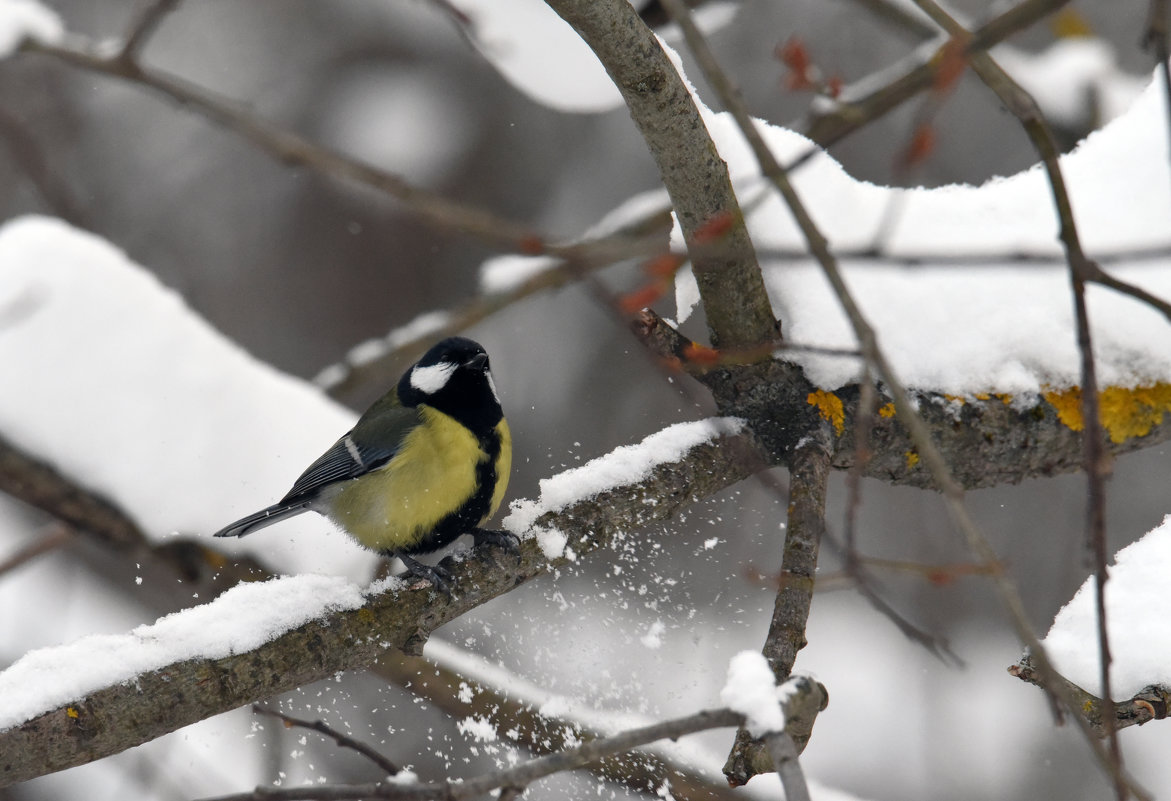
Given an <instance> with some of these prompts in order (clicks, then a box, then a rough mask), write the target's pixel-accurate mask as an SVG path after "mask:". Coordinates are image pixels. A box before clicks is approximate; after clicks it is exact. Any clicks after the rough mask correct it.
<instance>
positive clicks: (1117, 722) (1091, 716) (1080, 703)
mask: <svg viewBox="0 0 1171 801" xmlns="http://www.w3.org/2000/svg"><path fill="white" fill-rule="evenodd" d="M1008 672H1009V673H1010V674H1012V675H1013V676H1016V677H1017V678H1018V679H1020V680H1021V681H1027V682H1028V683H1029V684H1033V685H1036V686H1037V687H1040V688H1041V689H1042V690H1045V691H1046V692H1049V691H1050V687H1051V685H1053V684H1054V683H1056V684H1058V685H1060V687H1061V692H1062V693H1063V694H1065V695H1066V696H1067V697H1069V698H1071V699H1073V701H1074V705H1073V707H1071V709H1070V712H1071V713H1072V714H1074V715H1077V716H1079V717H1081V718H1082V719H1083V720H1084V721H1085V723H1086V725H1087V726H1088V727H1089V729H1090V731H1092V732H1093V733H1094V734H1095V735H1097V736H1098V737H1105V736H1107V734H1108V732H1109V731H1117V730H1119V729H1125V728H1127V727H1129V726H1142V725H1143V724H1144V723H1149V722H1150V721H1152V720H1163V719H1165V718H1166V717H1167V716H1168V713H1169V712H1171V688H1167V687H1165V686H1162V685H1158V684H1151V685H1149V686H1147V687H1144V688H1143V689H1142V690H1140V691H1139V692H1138V693H1136V694H1135V695H1134V696H1133V697H1132V698H1129V699H1127V700H1125V701H1117V702H1113V701H1112V702H1111V703H1110V704H1109V705H1107V704H1104V703H1102V699H1101V698H1099V697H1098V696H1096V695H1093V694H1092V693H1089V692H1086V691H1085V690H1083V689H1082V688H1081V687H1079V686H1077V685H1076V684H1074V683H1073V682H1072V681H1070V680H1069V679H1067V678H1065V677H1064V676H1062V675H1060V674H1056V673H1055V674H1052V675H1049V676H1046V677H1044V678H1043V677H1042V675H1041V672H1040V671H1038V670H1037V669H1036V667H1034V665H1033V661H1032V659H1031V658H1030V657H1029V656H1025V657H1023V658H1022V659H1021V661H1020V662H1018V663H1017V664H1015V665H1011V666H1010V667H1009V668H1008ZM1109 715H1112V720H1109V721H1108V720H1107V719H1106V718H1107V716H1109Z"/></svg>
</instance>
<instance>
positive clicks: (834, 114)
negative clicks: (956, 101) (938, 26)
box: [790, 0, 1070, 147]
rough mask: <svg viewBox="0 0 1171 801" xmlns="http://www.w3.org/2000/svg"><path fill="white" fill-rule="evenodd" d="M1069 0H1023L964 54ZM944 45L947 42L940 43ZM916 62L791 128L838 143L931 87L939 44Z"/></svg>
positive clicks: (977, 35)
mask: <svg viewBox="0 0 1171 801" xmlns="http://www.w3.org/2000/svg"><path fill="white" fill-rule="evenodd" d="M1069 1H1070V0H1025V2H1022V3H1018V4H1017V5H1015V6H1013V7H1012V8H1010V9H1009V10H1008V11H1006V12H1004V13H1003V14H1001V15H1000V16H998V17H995V18H993V19H991V20H989V21H988V22H986V23H985V24H984V25H982V26H980V27H979V28H977V29H976V31H975V32H974V33H973V34H972V38H971V40H970V41H968V43H967V47H966V49H965V53H966V54H971V53H976V52H981V51H984V50H987V49H988V48H990V47H992V46H993V45H996V44H998V43H1000V42H1001V41H1003V40H1004V39H1005V38H1007V37H1008V36H1010V35H1012V34H1013V33H1016V32H1017V31H1021V30H1024V29H1025V28H1027V27H1029V26H1030V25H1032V24H1033V23H1034V22H1036V21H1037V20H1039V19H1041V18H1043V17H1045V16H1046V15H1048V14H1050V13H1052V12H1053V11H1055V10H1057V9H1058V8H1060V7H1061V6H1063V5H1066V4H1067V3H1068V2H1069ZM943 46H946V45H943ZM943 46H941V48H940V49H939V50H936V51H935V52H933V53H931V54H929V55H928V56H927V57H925V58H921V59H920V60H918V61H916V63H915V65H914V66H913V67H910V68H909V69H907V70H906V71H905V72H903V73H902V74H900V75H898V76H897V77H895V78H894V79H893V80H891V81H890V82H889V83H887V84H885V85H883V86H881V87H879V88H877V89H875V90H873V91H870V92H868V93H867V94H866V95H864V96H861V97H856V96H853V95H854V94H855V93H852V92H851V88H850V87H846V88H845V89H843V90H842V98H843V99H842V100H839V101H838V103H837V104H836V106H835V107H834V108H833V109H832V110H831V111H829V112H826V113H824V114H817V115H816V116H812V117H811V118H808V119H806V120H805V121H799V122H797V123H795V124H793V125H791V126H790V127H792V128H794V129H795V130H798V131H803V132H804V133H805V135H806V136H808V137H809V138H810V139H812V140H813V141H814V142H816V143H817V144H819V145H821V146H822V147H829V146H830V145H832V144H834V143H835V142H839V141H841V140H842V139H844V138H845V137H846V136H848V135H849V134H851V133H853V132H854V131H857V130H859V129H860V128H863V127H864V126H866V125H868V124H870V123H871V122H873V121H874V120H876V119H878V118H880V117H882V116H883V115H885V114H887V113H888V112H890V111H892V110H894V109H895V108H897V107H898V106H899V105H901V104H902V103H904V102H905V101H907V100H909V99H910V98H912V97H914V96H915V95H917V94H919V93H920V92H922V91H924V90H926V89H928V88H930V87H931V85H932V83H933V82H934V80H935V73H936V67H937V63H938V59H939V58H940V56H941V55H942V47H943Z"/></svg>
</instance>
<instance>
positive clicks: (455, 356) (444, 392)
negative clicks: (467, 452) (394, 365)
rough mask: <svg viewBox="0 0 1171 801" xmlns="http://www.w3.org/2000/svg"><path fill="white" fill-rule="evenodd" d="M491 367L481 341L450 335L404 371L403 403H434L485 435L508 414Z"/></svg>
mask: <svg viewBox="0 0 1171 801" xmlns="http://www.w3.org/2000/svg"><path fill="white" fill-rule="evenodd" d="M489 368H490V365H489V363H488V353H487V351H485V350H484V348H483V346H482V345H480V343H478V342H475V341H473V340H471V339H467V338H466V337H448V338H447V339H444V340H442V341H441V342H438V343H436V344H435V345H434V346H433V347H432V348H431V350H429V351H427V352H426V353H424V354H423V358H421V359H419V361H418V362H416V363H415V365H414V366H413V367H411V368H410V369H409V370H407V371H406V372H405V373H403V377H402V378H400V379H399V382H398V398H399V402H400V403H402V404H403V405H404V406H418V405H419V404H421V403H422V404H426V405H428V406H431V407H433V408H435V409H438V410H439V411H441V412H443V413H444V414H448V415H451V416H452V417H454V418H455V419H456V420H458V421H459V422H461V423H463V424H464V425H465V426H467V427H468V428H469V429H471V431H472V432H473V433H475V434H476V435H477V436H483V435H485V434H487V433H488V432H489V431H491V430H492V428H493V427H494V426H495V425H496V424H497V423H499V422H500V419H501V418H502V417H503V416H504V411H503V410H502V409H501V408H500V398H499V397H497V395H496V386H495V385H494V384H493V383H492V373H491V372H490V370H489Z"/></svg>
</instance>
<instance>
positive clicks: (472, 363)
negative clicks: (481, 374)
mask: <svg viewBox="0 0 1171 801" xmlns="http://www.w3.org/2000/svg"><path fill="white" fill-rule="evenodd" d="M487 364H488V354H487V353H477V354H476V355H475V356H473V357H472V358H470V359H468V360H467V361H466V362H464V367H470V368H472V369H473V370H483V369H484V367H485V366H486V365H487Z"/></svg>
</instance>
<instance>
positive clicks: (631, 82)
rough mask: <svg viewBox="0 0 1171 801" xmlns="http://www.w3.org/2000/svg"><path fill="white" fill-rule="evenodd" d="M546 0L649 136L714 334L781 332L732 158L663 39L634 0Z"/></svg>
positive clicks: (753, 337) (732, 343)
mask: <svg viewBox="0 0 1171 801" xmlns="http://www.w3.org/2000/svg"><path fill="white" fill-rule="evenodd" d="M546 2H547V3H548V4H549V6H550V7H551V8H552V9H553V10H554V11H556V12H557V14H558V15H560V16H561V17H562V18H563V19H564V20H565V21H566V22H568V23H569V24H570V25H571V26H573V28H574V30H576V31H577V32H578V34H579V35H580V36H581V37H582V39H584V40H585V42H586V44H588V45H589V46H590V49H592V50H593V51H594V53H595V54H596V55H597V56H598V58H599V59H600V60H601V62H602V65H603V66H604V67H605V68H606V72H607V73H609V75H610V77H611V79H612V80H613V81H614V84H615V85H616V86H617V87H618V89H619V91H621V92H622V97H623V99H624V100H625V101H626V106H627V109H628V110H629V111H630V116H631V117H632V118H633V119H634V123H635V125H636V126H638V129H639V132H640V133H641V134H642V136H643V138H644V139H645V140H646V143H647V147H648V148H649V150H650V152H651V155H652V156H653V157H654V159H655V162H656V164H657V165H658V167H659V174H660V175H661V176H662V179H663V184H664V186H665V187H666V189H667V194H668V195H669V196H670V198H671V203H672V205H673V206H674V209H675V213H676V216H677V217H678V219H679V226H680V228H681V229H682V231H683V239H684V241H685V242H686V243H687V249H688V252H689V253H690V254H691V260H692V267H693V270H694V272H695V278H696V282H697V283H698V284H699V292H700V295H701V297H702V298H703V306H704V313H705V314H706V315H707V323H708V329H709V331H710V332H711V337H712V344H713V345H715V346H717V347H721V348H745V347H751V346H753V345H759V344H761V343H765V342H772V341H773V340H775V339H777V328H776V322H775V320H774V319H773V313H772V307H771V306H770V304H769V299H768V294H767V293H766V292H765V288H764V278H763V277H762V276H761V274H760V266H759V264H758V263H757V259H756V253H755V251H754V249H753V245H752V241H751V240H750V239H749V237H748V229H747V227H746V226H745V223H744V215H743V213H742V211H741V209H740V204H739V201H738V200H737V199H736V195H735V193H734V192H733V191H732V181H731V178H730V177H729V176H728V168H727V165H726V164H725V163H724V161H723V159H721V158H720V154H719V153H718V152H717V151H716V147H715V144H714V143H713V142H712V140H711V137H710V136H709V135H708V132H707V128H706V127H705V126H704V123H703V119H702V118H701V117H700V115H699V109H698V108H697V107H696V105H695V102H694V100H693V99H692V97H691V93H690V92H689V91H688V89H687V86H686V85H685V84H684V83H683V80H682V79H681V78H680V77H679V73H678V72H677V71H676V69H675V65H674V64H672V63H671V60H670V59H669V58H668V57H667V54H666V53H664V52H663V48H662V46H661V45H660V44H659V41H658V39H656V38H655V35H654V34H653V33H652V32H651V30H650V29H649V28H647V26H646V25H645V24H644V23H643V21H642V20H641V19H639V16H638V14H637V12H636V11H635V10H634V8H633V7H632V6H631V5H630V3H629V2H627V0H546Z"/></svg>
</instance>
